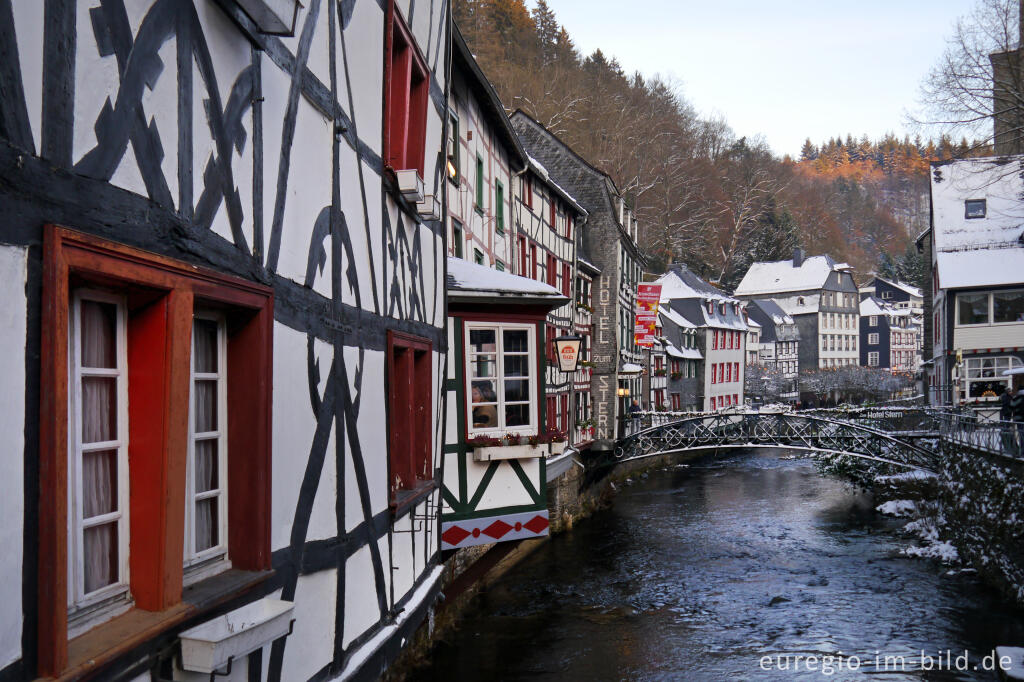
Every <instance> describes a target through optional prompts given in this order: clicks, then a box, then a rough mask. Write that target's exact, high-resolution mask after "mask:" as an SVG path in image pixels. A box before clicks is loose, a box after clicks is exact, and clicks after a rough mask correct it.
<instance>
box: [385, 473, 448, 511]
mask: <svg viewBox="0 0 1024 682" xmlns="http://www.w3.org/2000/svg"><path fill="white" fill-rule="evenodd" d="M437 488H438V485H437V481H435V480H433V479H431V480H429V481H420V482H419V484H418V485H417V486H416V487H415V488H413V489H412V490H399V491H397V492H395V495H394V498H393V499H392V500H391V517H392V519H398V518H399V517H401V516H404V515H405V514H407V513H408V512H410V511H412V508H413V507H415V506H416V505H417V504H419V503H420V502H422V501H423V500H424V499H425V498H426V497H427V496H428V495H430V494H431V493H432V492H434V491H435V490H437Z"/></svg>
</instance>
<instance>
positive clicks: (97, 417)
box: [82, 377, 117, 443]
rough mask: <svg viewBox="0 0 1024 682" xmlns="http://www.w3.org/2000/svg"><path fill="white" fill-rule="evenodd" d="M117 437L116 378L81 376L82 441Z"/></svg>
mask: <svg viewBox="0 0 1024 682" xmlns="http://www.w3.org/2000/svg"><path fill="white" fill-rule="evenodd" d="M116 439H117V379H116V378H114V377H82V442H83V443H101V442H103V441H108V440H116Z"/></svg>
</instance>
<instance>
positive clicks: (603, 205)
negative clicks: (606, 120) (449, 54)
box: [511, 111, 642, 440]
mask: <svg viewBox="0 0 1024 682" xmlns="http://www.w3.org/2000/svg"><path fill="white" fill-rule="evenodd" d="M511 121H512V127H513V128H514V129H515V131H516V132H517V133H518V134H519V138H520V140H521V142H522V144H523V147H524V148H525V149H526V151H527V153H528V154H529V155H530V156H531V157H533V158H534V159H537V160H538V161H539V162H540V163H541V164H542V165H543V166H544V168H545V169H546V170H547V171H548V173H549V176H550V179H551V180H552V181H554V182H555V183H557V184H558V186H559V187H561V188H562V189H564V190H565V191H566V192H567V193H569V194H570V195H571V196H572V197H573V199H575V200H576V201H577V202H578V203H579V205H580V206H582V207H583V208H584V209H586V211H587V213H588V216H587V218H586V222H585V223H583V224H581V225H580V226H579V232H580V239H581V242H580V247H581V251H582V252H583V253H585V254H586V255H587V259H588V260H589V261H590V262H592V263H593V264H594V265H595V266H597V268H599V269H600V271H601V274H600V275H599V276H597V277H595V278H594V281H593V306H592V307H593V336H592V347H591V359H592V361H593V363H594V367H593V373H592V377H591V398H592V401H593V415H594V421H595V429H594V438H595V440H601V439H611V438H615V437H616V422H617V418H618V416H619V415H621V414H622V413H623V411H624V410H625V409H626V408H627V407H628V399H626V398H619V397H617V391H618V389H620V388H625V389H628V390H629V392H630V395H632V396H639V395H640V393H641V381H640V374H639V373H632V372H623V369H624V366H625V365H627V364H639V363H640V361H641V358H642V356H641V354H640V353H639V352H638V350H637V348H636V347H635V346H634V344H633V321H634V319H635V315H636V287H637V284H638V283H639V280H640V272H641V264H642V259H641V256H640V252H639V249H638V247H637V243H636V231H637V224H636V218H635V217H634V215H633V213H632V211H631V210H630V209H629V207H628V206H627V205H626V203H625V201H624V200H623V198H622V196H621V194H620V193H619V191H618V189H617V188H616V187H615V183H614V182H612V179H611V178H610V177H608V175H607V174H606V173H604V172H602V171H600V170H598V169H597V168H594V167H593V166H592V165H590V164H589V163H588V162H587V161H586V160H585V159H583V158H582V157H581V156H579V155H578V154H576V153H575V152H574V151H572V149H570V148H569V147H568V146H567V145H566V144H565V143H564V142H562V141H561V140H560V139H558V137H557V136H555V135H554V134H552V133H551V132H550V131H548V130H547V129H546V128H544V126H542V125H541V124H540V123H538V122H536V121H534V120H533V119H532V118H530V117H529V116H527V115H526V114H525V113H523V112H522V111H516V112H515V113H513V114H512V116H511Z"/></svg>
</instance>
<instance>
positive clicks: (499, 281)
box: [447, 256, 568, 300]
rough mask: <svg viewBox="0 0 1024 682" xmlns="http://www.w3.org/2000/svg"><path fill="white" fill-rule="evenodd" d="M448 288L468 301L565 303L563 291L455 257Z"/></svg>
mask: <svg viewBox="0 0 1024 682" xmlns="http://www.w3.org/2000/svg"><path fill="white" fill-rule="evenodd" d="M447 284H448V291H450V292H458V294H459V296H461V297H464V298H465V297H480V298H493V297H504V296H508V297H526V298H543V299H549V300H554V299H558V298H562V299H565V297H564V296H562V292H561V291H559V290H558V289H556V288H554V287H553V286H551V285H549V284H545V283H543V282H538V281H536V280H532V279H529V278H526V277H520V276H519V275H513V274H512V273H510V272H502V271H500V270H495V269H494V268H489V267H487V266H486V265H478V264H477V263H470V262H469V261H468V260H463V259H462V258H454V257H451V256H449V258H448V282H447ZM566 300H568V299H566Z"/></svg>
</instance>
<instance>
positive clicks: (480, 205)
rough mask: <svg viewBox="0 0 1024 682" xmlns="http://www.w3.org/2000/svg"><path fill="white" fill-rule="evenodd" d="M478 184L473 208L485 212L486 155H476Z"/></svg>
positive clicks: (481, 212) (475, 187)
mask: <svg viewBox="0 0 1024 682" xmlns="http://www.w3.org/2000/svg"><path fill="white" fill-rule="evenodd" d="M475 181H476V185H475V186H474V189H475V193H474V194H473V208H474V209H475V210H476V212H477V213H480V214H483V212H484V194H485V192H484V157H482V156H480V155H479V154H477V155H476V180H475Z"/></svg>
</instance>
